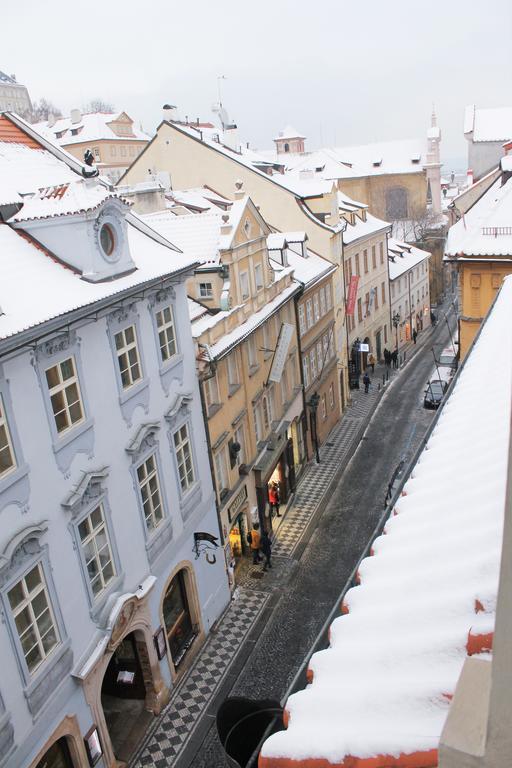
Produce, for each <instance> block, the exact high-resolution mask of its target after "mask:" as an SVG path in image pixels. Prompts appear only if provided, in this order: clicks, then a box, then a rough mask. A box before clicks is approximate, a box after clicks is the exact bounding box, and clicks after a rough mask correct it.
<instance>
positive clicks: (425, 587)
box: [259, 277, 512, 768]
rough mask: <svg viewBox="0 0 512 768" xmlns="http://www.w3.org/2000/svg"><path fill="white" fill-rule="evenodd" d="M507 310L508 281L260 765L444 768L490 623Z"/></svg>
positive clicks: (502, 482)
mask: <svg viewBox="0 0 512 768" xmlns="http://www.w3.org/2000/svg"><path fill="white" fill-rule="evenodd" d="M511 305H512V277H508V278H506V279H505V282H504V285H503V287H502V289H501V292H500V294H499V295H498V297H497V299H496V302H495V304H494V306H493V308H492V310H491V312H490V314H489V316H488V319H487V320H486V322H485V324H484V325H483V326H482V329H481V332H480V336H479V337H478V339H477V341H476V343H475V346H474V347H473V349H472V351H471V352H470V354H469V356H468V357H467V358H466V360H465V363H464V367H463V368H462V369H461V370H460V371H459V374H458V379H457V380H456V381H455V384H454V388H453V391H452V393H451V394H450V396H449V398H448V400H447V402H446V404H445V406H444V408H443V409H442V411H441V412H440V414H439V418H438V421H437V423H436V424H435V426H434V429H433V431H432V433H431V435H430V437H429V438H428V442H427V445H426V447H425V449H424V450H423V452H422V453H421V455H420V458H419V460H418V461H417V463H416V465H415V467H414V469H413V471H412V474H411V476H410V478H409V479H408V481H407V482H406V484H405V486H404V489H403V491H404V493H403V495H402V496H401V497H400V499H399V501H398V503H397V504H396V508H395V513H396V514H395V515H392V516H391V517H390V518H389V520H388V522H387V523H386V527H385V534H386V535H381V536H379V537H378V538H377V540H376V541H375V542H374V544H373V548H372V551H373V556H372V557H368V558H366V559H365V560H363V562H362V563H361V566H360V568H359V579H360V585H359V586H356V587H354V588H352V589H350V590H349V591H348V592H347V594H346V596H345V600H344V606H343V612H344V613H345V615H343V616H340V617H339V618H337V619H335V620H334V621H333V623H332V624H331V627H330V635H329V637H330V643H329V648H328V649H326V650H323V651H320V652H318V653H315V654H314V655H313V656H312V658H311V660H310V662H309V666H310V670H311V674H312V683H311V684H310V685H308V687H307V688H306V689H305V690H303V691H300V692H298V693H296V694H294V695H292V696H291V697H290V698H289V700H288V702H287V705H286V709H287V712H288V726H287V729H286V730H284V731H281V732H279V733H276V734H274V735H272V736H271V737H270V738H269V739H267V741H266V742H265V744H264V745H263V748H262V751H261V755H260V762H259V765H260V768H277V766H280V765H285V764H286V765H288V764H290V765H291V764H292V762H293V765H294V766H295V768H305V766H310V765H312V764H313V761H315V765H316V764H317V762H316V761H318V765H320V764H321V765H322V766H324V765H325V768H327V766H330V765H332V766H337V768H341V766H349V765H350V766H355V765H356V764H357V765H359V764H360V763H359V761H361V765H364V764H365V762H364V761H365V760H368V765H370V760H371V765H372V767H373V768H383V766H390V765H391V764H393V765H395V764H396V765H403V766H412V765H415V766H419V765H437V747H438V744H439V738H440V734H441V730H442V728H443V725H444V722H445V719H446V716H447V712H448V708H449V706H450V699H451V697H452V695H453V693H454V690H455V686H456V684H457V680H458V678H459V675H460V672H461V669H462V665H463V663H464V660H465V658H466V654H467V647H466V645H467V643H468V639H469V635H470V633H471V636H472V637H475V636H478V635H482V634H485V633H486V632H488V631H491V632H492V629H493V625H494V614H495V604H496V595H497V588H498V579H499V564H500V551H501V540H502V527H503V512H504V504H505V488H506V476H507V454H508V443H509V438H510V407H511V401H512V324H511V323H510V306H511ZM489 371H492V372H493V375H492V376H489ZM347 611H348V613H347ZM477 612H478V613H477ZM475 646H476V648H477V649H478V643H475ZM480 656H481V658H485V657H486V655H485V654H480ZM280 760H282V762H280ZM285 761H288V762H285ZM308 761H309V762H308Z"/></svg>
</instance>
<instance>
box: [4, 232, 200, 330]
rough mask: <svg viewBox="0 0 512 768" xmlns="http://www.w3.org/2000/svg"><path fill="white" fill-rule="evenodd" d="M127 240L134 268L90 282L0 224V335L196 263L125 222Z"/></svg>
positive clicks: (19, 234) (25, 238)
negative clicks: (98, 281)
mask: <svg viewBox="0 0 512 768" xmlns="http://www.w3.org/2000/svg"><path fill="white" fill-rule="evenodd" d="M128 242H129V246H130V252H131V256H132V259H133V261H134V262H135V264H136V266H137V269H136V270H135V271H134V272H132V273H130V274H129V275H125V276H124V277H118V278H116V279H115V280H110V281H105V282H101V283H90V282H87V281H85V280H82V278H81V276H80V275H79V274H78V273H77V272H75V271H74V270H73V269H71V268H70V267H67V266H65V265H63V264H61V263H60V262H58V261H57V260H56V259H54V258H53V257H52V256H51V255H50V254H49V253H48V252H46V251H45V250H44V249H43V248H41V246H39V245H37V244H36V243H35V242H34V241H32V240H31V239H30V238H28V237H27V236H26V235H24V234H23V233H22V232H20V231H19V230H14V229H12V228H11V227H10V226H9V225H8V224H0V306H1V307H2V311H3V313H4V314H2V315H0V339H4V338H6V337H8V336H13V335H14V334H16V333H20V332H21V331H24V330H26V329H28V328H31V327H33V326H36V325H39V324H40V323H44V322H45V321H47V320H51V319H52V318H55V317H59V316H61V315H65V314H66V313H68V312H72V311H73V310H75V309H78V308H80V307H84V306H86V305H88V304H92V303H93V302H95V301H98V300H100V299H104V298H106V297H108V296H114V295H115V294H118V293H121V292H122V291H124V290H126V289H128V288H131V287H134V286H137V285H141V284H143V283H145V282H147V281H148V280H152V279H154V278H157V277H164V276H166V275H171V274H173V273H175V272H179V271H181V270H184V269H190V268H192V267H193V266H194V265H195V263H196V260H195V259H193V258H190V257H189V256H186V255H184V254H181V253H177V252H176V251H172V250H170V249H169V248H166V247H165V246H163V245H161V244H160V243H158V242H156V241H155V240H154V239H153V238H152V237H150V236H148V235H147V234H144V233H143V232H141V231H139V230H138V229H137V228H136V227H135V226H133V225H132V224H130V223H129V224H128Z"/></svg>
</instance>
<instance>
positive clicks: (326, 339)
mask: <svg viewBox="0 0 512 768" xmlns="http://www.w3.org/2000/svg"><path fill="white" fill-rule="evenodd" d="M322 356H323V359H324V360H328V359H329V334H328V333H324V335H323V336H322Z"/></svg>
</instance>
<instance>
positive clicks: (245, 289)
mask: <svg viewBox="0 0 512 768" xmlns="http://www.w3.org/2000/svg"><path fill="white" fill-rule="evenodd" d="M240 291H241V293H242V301H244V299H248V298H249V295H250V294H249V275H248V274H247V272H241V273H240Z"/></svg>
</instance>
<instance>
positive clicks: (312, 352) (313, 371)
mask: <svg viewBox="0 0 512 768" xmlns="http://www.w3.org/2000/svg"><path fill="white" fill-rule="evenodd" d="M309 366H310V369H311V381H314V380H315V379H316V376H317V370H316V349H315V347H314V346H313V347H311V349H310V350H309Z"/></svg>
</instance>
